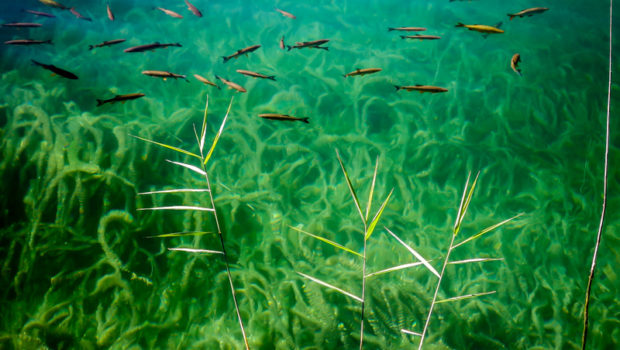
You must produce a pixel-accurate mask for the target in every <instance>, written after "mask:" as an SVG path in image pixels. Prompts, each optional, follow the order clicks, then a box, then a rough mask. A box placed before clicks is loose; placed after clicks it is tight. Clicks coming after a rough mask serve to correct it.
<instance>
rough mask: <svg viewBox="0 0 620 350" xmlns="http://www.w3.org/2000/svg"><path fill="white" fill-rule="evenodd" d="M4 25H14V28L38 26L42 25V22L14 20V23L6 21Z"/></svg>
mask: <svg viewBox="0 0 620 350" xmlns="http://www.w3.org/2000/svg"><path fill="white" fill-rule="evenodd" d="M2 26H3V27H13V28H37V27H40V26H42V24H41V23H29V22H14V23H4V24H2Z"/></svg>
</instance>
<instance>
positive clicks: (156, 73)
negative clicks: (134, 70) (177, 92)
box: [142, 70, 189, 83]
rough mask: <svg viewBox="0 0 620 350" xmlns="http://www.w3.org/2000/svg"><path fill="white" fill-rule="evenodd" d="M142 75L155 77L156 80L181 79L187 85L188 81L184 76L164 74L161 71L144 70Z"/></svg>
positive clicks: (164, 72)
mask: <svg viewBox="0 0 620 350" xmlns="http://www.w3.org/2000/svg"><path fill="white" fill-rule="evenodd" d="M142 74H144V75H148V76H151V77H156V78H163V79H164V80H166V79H168V78H172V79H177V78H181V79H185V81H187V82H188V83H189V80H187V78H186V77H185V75H181V74H175V73H170V72H166V71H162V70H145V71H142Z"/></svg>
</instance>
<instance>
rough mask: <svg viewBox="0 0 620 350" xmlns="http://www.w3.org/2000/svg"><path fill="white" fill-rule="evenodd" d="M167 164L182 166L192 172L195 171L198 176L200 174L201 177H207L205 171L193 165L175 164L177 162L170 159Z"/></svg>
mask: <svg viewBox="0 0 620 350" xmlns="http://www.w3.org/2000/svg"><path fill="white" fill-rule="evenodd" d="M166 162H168V163H172V164H176V165H180V166H182V167H184V168H187V169H189V170H191V171H195V172H197V173H198V174H200V175H202V176H205V175H206V173H205V171H204V170H202V169H200V168H199V167H197V166H194V165H191V164H187V163H181V162H175V161H172V160H168V159H166Z"/></svg>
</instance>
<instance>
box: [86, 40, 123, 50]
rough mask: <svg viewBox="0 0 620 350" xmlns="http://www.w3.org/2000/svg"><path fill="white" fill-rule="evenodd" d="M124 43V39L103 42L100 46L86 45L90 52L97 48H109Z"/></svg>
mask: <svg viewBox="0 0 620 350" xmlns="http://www.w3.org/2000/svg"><path fill="white" fill-rule="evenodd" d="M123 42H125V39H114V40H108V41H104V42H102V43H100V44H97V45H88V49H89V50H92V49H95V48H98V47H104V46H111V45H116V44H120V43H123Z"/></svg>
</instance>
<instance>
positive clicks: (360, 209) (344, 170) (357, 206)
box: [336, 149, 366, 228]
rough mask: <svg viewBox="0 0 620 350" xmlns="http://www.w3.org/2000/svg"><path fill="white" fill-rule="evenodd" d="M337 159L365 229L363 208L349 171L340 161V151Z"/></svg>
mask: <svg viewBox="0 0 620 350" xmlns="http://www.w3.org/2000/svg"><path fill="white" fill-rule="evenodd" d="M336 157H337V158H338V163H340V168H342V172H343V173H344V178H345V179H346V180H347V186H349V191H350V192H351V197H353V202H355V207H356V208H357V212H358V213H359V214H360V218H362V222H363V223H364V228H366V219H364V214H362V207H360V201H359V199H357V194H355V189H354V188H353V184H351V179H349V174H347V169H345V168H344V164H343V163H342V159H340V153H338V149H336Z"/></svg>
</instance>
